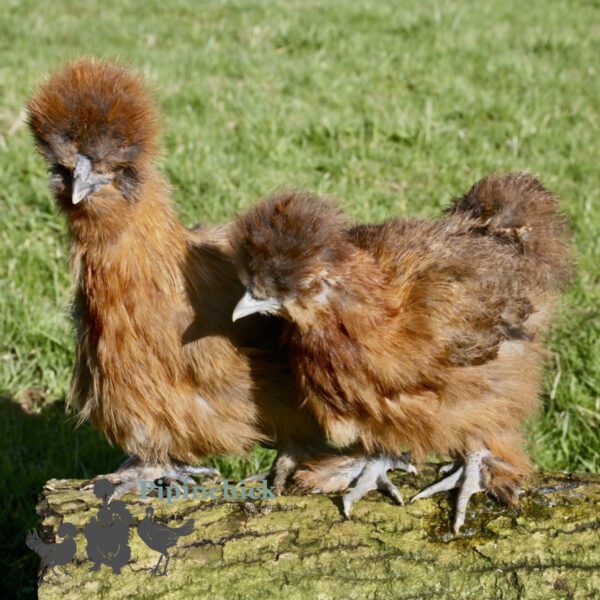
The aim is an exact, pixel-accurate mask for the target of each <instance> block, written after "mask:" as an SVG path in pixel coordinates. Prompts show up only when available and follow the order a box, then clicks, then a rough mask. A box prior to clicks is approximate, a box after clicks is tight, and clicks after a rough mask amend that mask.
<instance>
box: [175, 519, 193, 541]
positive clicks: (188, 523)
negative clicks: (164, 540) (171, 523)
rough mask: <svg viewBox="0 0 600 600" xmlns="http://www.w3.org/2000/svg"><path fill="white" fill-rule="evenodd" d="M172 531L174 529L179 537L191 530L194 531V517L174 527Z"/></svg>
mask: <svg viewBox="0 0 600 600" xmlns="http://www.w3.org/2000/svg"><path fill="white" fill-rule="evenodd" d="M173 531H176V532H177V535H178V536H179V537H181V536H184V535H190V533H192V531H194V519H190V520H189V521H186V522H185V523H184V524H183V525H182V526H181V527H178V528H177V529H174V530H173Z"/></svg>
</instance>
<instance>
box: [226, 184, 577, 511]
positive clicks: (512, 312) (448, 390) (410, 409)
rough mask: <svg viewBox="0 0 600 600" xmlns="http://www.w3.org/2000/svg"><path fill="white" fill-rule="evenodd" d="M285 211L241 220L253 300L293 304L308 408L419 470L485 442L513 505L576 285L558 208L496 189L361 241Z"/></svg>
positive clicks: (323, 216) (531, 191) (479, 189)
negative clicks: (564, 304) (557, 304)
mask: <svg viewBox="0 0 600 600" xmlns="http://www.w3.org/2000/svg"><path fill="white" fill-rule="evenodd" d="M284 202H285V205H286V221H285V222H284V223H283V224H278V225H277V227H273V226H272V225H270V224H271V223H272V215H273V214H274V213H277V212H278V211H279V205H280V203H281V200H280V199H278V198H275V199H273V200H271V201H268V202H265V203H262V204H260V205H258V206H257V207H256V208H254V209H252V210H251V211H250V213H249V216H248V217H247V218H245V219H241V220H239V221H238V224H237V227H236V228H237V235H238V236H239V242H238V246H239V247H241V248H243V251H242V252H240V253H239V254H238V260H239V261H240V266H241V267H240V268H241V269H242V271H243V272H245V278H246V279H248V280H251V281H252V282H253V287H254V289H255V290H258V291H259V293H263V294H264V295H266V296H272V297H276V298H278V299H279V300H280V301H282V303H283V305H284V307H285V309H286V312H287V315H288V317H289V319H290V320H291V321H292V323H291V324H290V325H289V326H288V327H287V328H286V332H285V337H284V340H285V343H286V346H287V347H288V348H290V349H291V351H292V356H293V360H294V365H295V370H296V375H297V379H298V382H299V384H300V387H301V388H302V389H303V390H304V392H305V394H306V406H307V407H309V408H310V410H311V411H312V412H313V414H315V416H316V417H317V420H318V421H319V423H320V424H321V425H322V427H323V428H324V429H325V430H326V432H327V434H328V436H329V437H330V439H331V440H332V441H333V442H334V443H336V444H338V445H339V446H342V447H349V446H351V445H353V444H355V443H357V442H359V443H360V444H361V445H362V447H363V448H364V449H365V450H366V451H367V452H369V453H374V452H385V453H390V454H398V453H399V452H401V451H402V450H404V449H406V448H408V449H410V450H411V451H412V452H413V455H414V456H415V458H417V459H419V458H422V457H423V456H424V455H425V454H426V453H429V452H435V453H439V454H443V455H453V456H464V455H465V454H466V453H467V452H469V451H470V450H475V449H478V448H479V447H481V446H482V445H485V446H487V447H488V448H489V449H490V450H491V452H492V453H493V454H494V455H495V456H496V457H497V459H498V460H496V461H495V462H494V463H493V464H491V466H490V467H489V469H488V471H487V472H486V473H487V475H486V478H487V485H488V489H490V490H491V491H493V492H494V493H496V494H497V495H498V496H500V497H503V498H504V499H505V500H507V501H513V500H514V495H513V493H512V490H514V485H515V483H516V482H518V481H519V480H520V479H521V478H522V477H523V476H524V475H525V474H526V473H527V471H528V469H529V460H528V458H527V455H526V454H525V452H524V450H523V448H522V441H521V426H522V423H523V421H524V419H526V418H527V417H528V416H530V415H531V414H532V412H533V411H534V410H535V408H536V406H537V402H538V400H537V398H538V393H539V388H540V382H541V376H542V365H543V359H544V356H545V354H546V353H545V351H544V349H543V346H542V341H543V334H544V332H545V330H546V329H547V325H548V323H549V321H550V319H551V315H552V311H553V306H554V301H555V298H556V295H557V293H558V291H559V289H561V288H562V287H563V286H564V285H565V284H566V283H567V282H568V281H569V278H570V274H571V273H572V254H571V248H570V243H569V240H568V232H567V229H566V226H565V222H564V219H563V218H562V217H561V216H560V215H559V214H558V212H557V203H556V200H555V198H554V197H553V196H552V195H551V194H549V192H547V191H546V190H545V189H544V188H543V187H542V186H541V185H540V184H539V182H537V180H535V179H534V178H532V177H530V176H527V175H522V174H518V175H508V176H492V177H490V178H488V179H486V180H483V181H482V182H480V183H479V184H477V186H475V187H474V188H473V190H471V192H470V193H469V194H468V195H467V196H466V197H465V198H463V199H461V200H459V201H457V202H456V203H455V204H454V206H453V207H452V208H451V209H450V211H449V214H448V215H447V216H446V217H445V218H443V219H441V220H438V221H426V220H422V219H410V220H405V221H388V222H386V223H383V224H381V225H371V226H364V227H356V228H354V229H350V230H348V229H346V228H345V225H344V222H343V220H342V219H341V218H340V217H339V215H338V213H337V212H336V211H335V209H333V208H332V207H331V206H330V205H329V203H327V202H325V201H322V202H318V201H317V200H315V199H312V200H311V201H310V202H309V203H307V202H306V198H305V197H304V196H301V197H298V198H297V199H296V200H294V197H293V195H292V196H290V195H287V196H286V197H285V199H284ZM305 221H307V222H309V223H310V227H309V229H308V230H307V231H306V232H304V231H303V228H302V223H303V222H305ZM314 224H317V227H318V228H319V229H321V230H322V231H316V232H315V231H314V230H313V228H314ZM265 229H267V230H265ZM290 239H291V241H290ZM266 240H268V245H267V243H266V242H265V241H266ZM322 240H330V241H331V242H330V243H331V245H332V246H334V247H330V248H328V247H327V245H326V243H322ZM315 241H316V242H315ZM313 243H315V250H314V252H313V250H312V244H313ZM255 248H259V249H260V251H254V249H255ZM269 248H271V253H270V254H269V251H268V249H269ZM298 249H301V252H299V250H298ZM280 264H282V265H285V269H284V270H282V271H277V269H276V268H274V267H273V266H274V265H280ZM296 265H297V268H295V266H296ZM332 460H333V461H334V462H335V460H336V459H332ZM340 460H342V461H343V460H345V459H340ZM313 475H314V472H313ZM311 477H312V476H309V477H308V480H310V479H311ZM313 478H314V477H313Z"/></svg>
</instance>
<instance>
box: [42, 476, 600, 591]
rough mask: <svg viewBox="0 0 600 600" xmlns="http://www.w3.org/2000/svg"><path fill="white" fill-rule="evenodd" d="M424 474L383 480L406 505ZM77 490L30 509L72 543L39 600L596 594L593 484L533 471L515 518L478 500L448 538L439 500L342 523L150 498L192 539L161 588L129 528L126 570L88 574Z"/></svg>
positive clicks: (90, 508) (59, 490) (596, 487)
mask: <svg viewBox="0 0 600 600" xmlns="http://www.w3.org/2000/svg"><path fill="white" fill-rule="evenodd" d="M435 477H436V471H435V469H434V466H433V465H430V466H428V467H427V468H425V469H424V470H423V472H422V473H421V474H420V475H418V476H414V475H406V474H399V475H398V476H397V477H395V478H394V480H395V482H396V483H397V484H398V485H399V487H400V489H401V491H402V494H403V496H404V497H405V498H407V497H410V496H411V495H413V494H414V493H415V492H416V491H417V490H418V489H420V488H422V487H423V486H424V485H426V484H427V483H430V482H431V481H433V480H434V479H435ZM81 483H82V482H80V481H72V480H51V481H49V482H48V483H47V485H46V487H45V489H44V492H43V496H42V499H41V501H40V504H39V506H38V511H39V513H40V516H41V517H42V520H43V523H42V526H43V527H42V530H43V531H44V530H45V531H46V532H54V533H55V532H56V530H57V528H58V525H60V524H61V523H62V522H63V521H64V522H67V521H68V522H71V523H74V524H75V525H76V526H77V528H78V532H79V533H78V536H77V554H76V557H75V560H74V561H73V562H72V563H71V564H69V565H68V566H67V569H68V575H66V574H63V573H62V572H61V573H59V574H58V575H55V574H53V573H52V572H46V573H44V574H43V575H42V578H41V580H40V587H39V595H40V598H41V599H42V600H45V599H47V600H50V599H60V600H67V599H69V598H77V599H79V598H86V597H92V596H98V597H101V598H128V597H131V598H133V597H135V598H159V597H160V598H174V599H176V598H227V599H230V598H243V599H253V598H256V599H261V600H262V599H266V598H285V599H295V598H298V599H303V600H304V599H309V598H321V599H329V598H343V599H351V598H357V599H358V598H360V599H365V598H378V599H379V598H393V599H400V598H474V599H475V598H476V599H478V600H479V599H485V598H505V599H512V598H515V599H516V598H519V599H520V598H540V599H541V598H544V599H546V598H597V597H600V514H599V508H600V477H598V476H593V475H569V474H548V473H539V474H537V475H536V476H535V477H533V478H532V480H531V482H530V484H529V485H528V487H527V488H526V489H525V491H524V494H523V496H522V498H521V506H520V509H519V510H516V509H514V508H509V507H506V506H501V505H499V504H498V503H497V502H495V501H494V500H493V499H491V498H488V497H485V496H483V495H478V497H476V498H475V499H474V500H473V501H472V503H471V505H470V509H469V512H468V515H467V521H466V524H465V527H464V528H463V530H462V532H461V534H460V535H458V536H453V535H452V533H451V506H452V502H451V500H452V498H451V497H449V496H447V495H440V496H438V497H435V498H433V499H431V500H422V501H419V502H417V503H414V504H407V505H406V506H404V507H403V506H397V505H395V504H393V503H392V501H391V500H388V499H386V498H384V497H382V496H381V495H378V494H375V493H372V494H370V495H369V496H367V497H366V498H365V499H364V500H362V501H360V502H358V503H357V504H356V505H355V507H354V509H353V510H354V512H353V518H352V520H345V519H344V518H343V516H342V513H341V510H340V508H341V503H340V501H339V498H337V497H333V496H332V497H327V496H281V497H279V498H276V499H275V500H264V501H257V502H252V503H250V502H245V503H240V502H225V501H215V500H212V501H211V500H208V501H202V500H185V501H184V500H178V501H175V502H173V503H172V504H170V505H168V504H167V503H166V502H164V501H163V500H160V499H157V498H155V499H153V500H152V501H151V502H152V506H153V507H154V509H155V520H160V521H162V522H165V523H167V524H169V525H170V526H176V525H179V524H181V523H182V522H183V521H184V520H185V519H190V518H193V519H194V520H195V528H194V532H193V533H192V535H190V536H187V537H185V538H181V539H180V540H179V542H178V544H177V546H176V547H175V548H174V549H173V553H172V556H173V558H172V560H171V563H170V565H169V573H168V575H167V576H166V577H151V576H150V573H149V569H150V568H151V567H152V566H154V564H155V563H156V561H157V559H158V555H157V553H156V552H154V551H152V550H150V549H149V548H148V547H147V546H145V545H144V543H143V542H142V541H141V539H140V538H139V536H138V535H137V532H136V531H135V528H132V532H131V535H130V543H131V556H132V561H131V563H130V565H129V567H130V568H127V567H126V568H125V569H124V570H123V572H122V574H120V575H115V574H113V573H112V572H111V571H110V569H108V568H107V567H102V569H101V570H100V571H99V572H89V568H90V566H91V563H90V562H89V561H88V560H87V555H86V543H85V539H84V537H83V533H82V530H83V526H84V525H85V523H86V522H87V521H88V520H89V519H90V518H91V517H92V516H94V515H95V513H96V511H97V509H98V507H99V506H100V501H99V500H98V499H96V498H95V497H94V496H93V494H92V493H91V492H86V491H81V490H80V489H79V488H80V486H81ZM125 500H126V501H127V502H128V507H129V509H130V510H131V512H132V513H133V515H134V517H135V518H136V519H137V520H138V521H139V520H141V519H142V518H143V516H144V510H145V507H146V503H145V502H144V501H142V500H141V499H140V498H139V496H136V495H135V494H130V495H128V496H126V497H125ZM146 502H147V501H146Z"/></svg>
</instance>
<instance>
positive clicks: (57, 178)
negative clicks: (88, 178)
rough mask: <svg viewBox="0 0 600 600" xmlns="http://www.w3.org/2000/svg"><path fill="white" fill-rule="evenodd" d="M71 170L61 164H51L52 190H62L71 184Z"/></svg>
mask: <svg viewBox="0 0 600 600" xmlns="http://www.w3.org/2000/svg"><path fill="white" fill-rule="evenodd" d="M71 180H72V174H71V171H70V170H69V169H68V168H67V167H65V166H64V165H61V164H55V165H52V167H51V168H50V187H51V188H52V190H53V191H54V192H61V191H63V190H64V189H65V188H66V187H67V186H68V185H71Z"/></svg>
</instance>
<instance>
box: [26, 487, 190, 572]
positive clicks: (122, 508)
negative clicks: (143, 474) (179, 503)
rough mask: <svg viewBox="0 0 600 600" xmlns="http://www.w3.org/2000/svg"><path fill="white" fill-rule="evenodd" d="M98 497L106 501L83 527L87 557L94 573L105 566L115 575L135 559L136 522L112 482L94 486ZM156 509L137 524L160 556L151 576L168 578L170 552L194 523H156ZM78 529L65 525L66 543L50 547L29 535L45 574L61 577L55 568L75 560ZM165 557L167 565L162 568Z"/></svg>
mask: <svg viewBox="0 0 600 600" xmlns="http://www.w3.org/2000/svg"><path fill="white" fill-rule="evenodd" d="M93 489H94V495H95V496H96V497H97V498H100V499H101V500H102V505H101V506H100V508H99V510H98V513H97V514H96V516H94V517H92V518H91V519H90V520H89V522H88V523H87V524H86V525H85V526H84V528H83V534H84V537H85V539H86V542H87V547H86V551H87V557H88V559H89V560H90V561H91V562H92V566H91V567H90V571H99V570H100V569H101V567H102V565H106V566H107V567H110V568H111V569H112V572H113V573H114V574H115V575H119V574H120V573H121V570H122V568H123V567H124V566H125V565H127V564H128V563H129V561H130V560H131V547H130V545H129V537H130V532H131V527H132V526H133V525H134V524H135V523H136V520H135V519H134V518H133V515H132V514H131V513H130V512H129V510H128V508H127V506H126V504H125V502H123V501H121V500H113V501H110V498H111V496H112V495H113V492H114V490H115V487H114V485H113V484H112V483H111V482H110V481H108V479H99V480H98V481H96V482H95V483H94V488H93ZM153 517H154V509H153V508H151V507H148V508H146V516H145V517H144V519H142V520H141V521H140V522H139V523H138V525H137V532H138V534H139V536H140V538H141V539H142V541H143V542H144V543H145V544H146V545H147V546H148V548H150V549H151V550H155V551H156V552H159V553H160V556H159V558H158V562H157V563H156V564H155V565H154V567H152V569H150V575H152V576H154V575H160V576H166V575H167V569H168V566H169V561H170V560H171V554H170V553H169V549H171V548H173V547H174V546H175V545H176V544H177V540H178V539H179V538H180V537H183V536H187V535H190V534H191V533H192V532H193V530H194V520H193V519H189V520H187V521H186V522H185V523H183V525H182V526H181V527H169V526H167V525H165V524H163V523H157V522H154V521H153ZM76 535H77V527H75V525H73V524H72V523H63V524H62V525H61V526H60V527H59V528H58V531H57V537H59V538H63V540H64V541H62V542H56V543H54V544H48V543H46V542H44V541H43V540H42V539H41V538H40V536H39V535H38V533H37V532H35V531H33V532H30V533H28V534H27V538H26V540H25V543H26V544H27V547H28V548H30V549H31V550H33V551H34V552H35V553H36V554H38V555H39V556H40V558H41V572H42V573H44V572H45V570H46V569H50V570H51V571H52V572H53V573H54V574H55V575H58V572H57V571H56V569H55V567H59V566H60V567H63V571H64V572H65V574H69V573H68V571H67V570H66V568H65V565H66V564H67V563H69V562H70V561H71V560H73V558H74V557H75V553H76V550H77V544H76V542H75V536H76ZM163 558H164V559H165V562H164V564H163V565H162V568H161V563H162V560H163Z"/></svg>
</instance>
